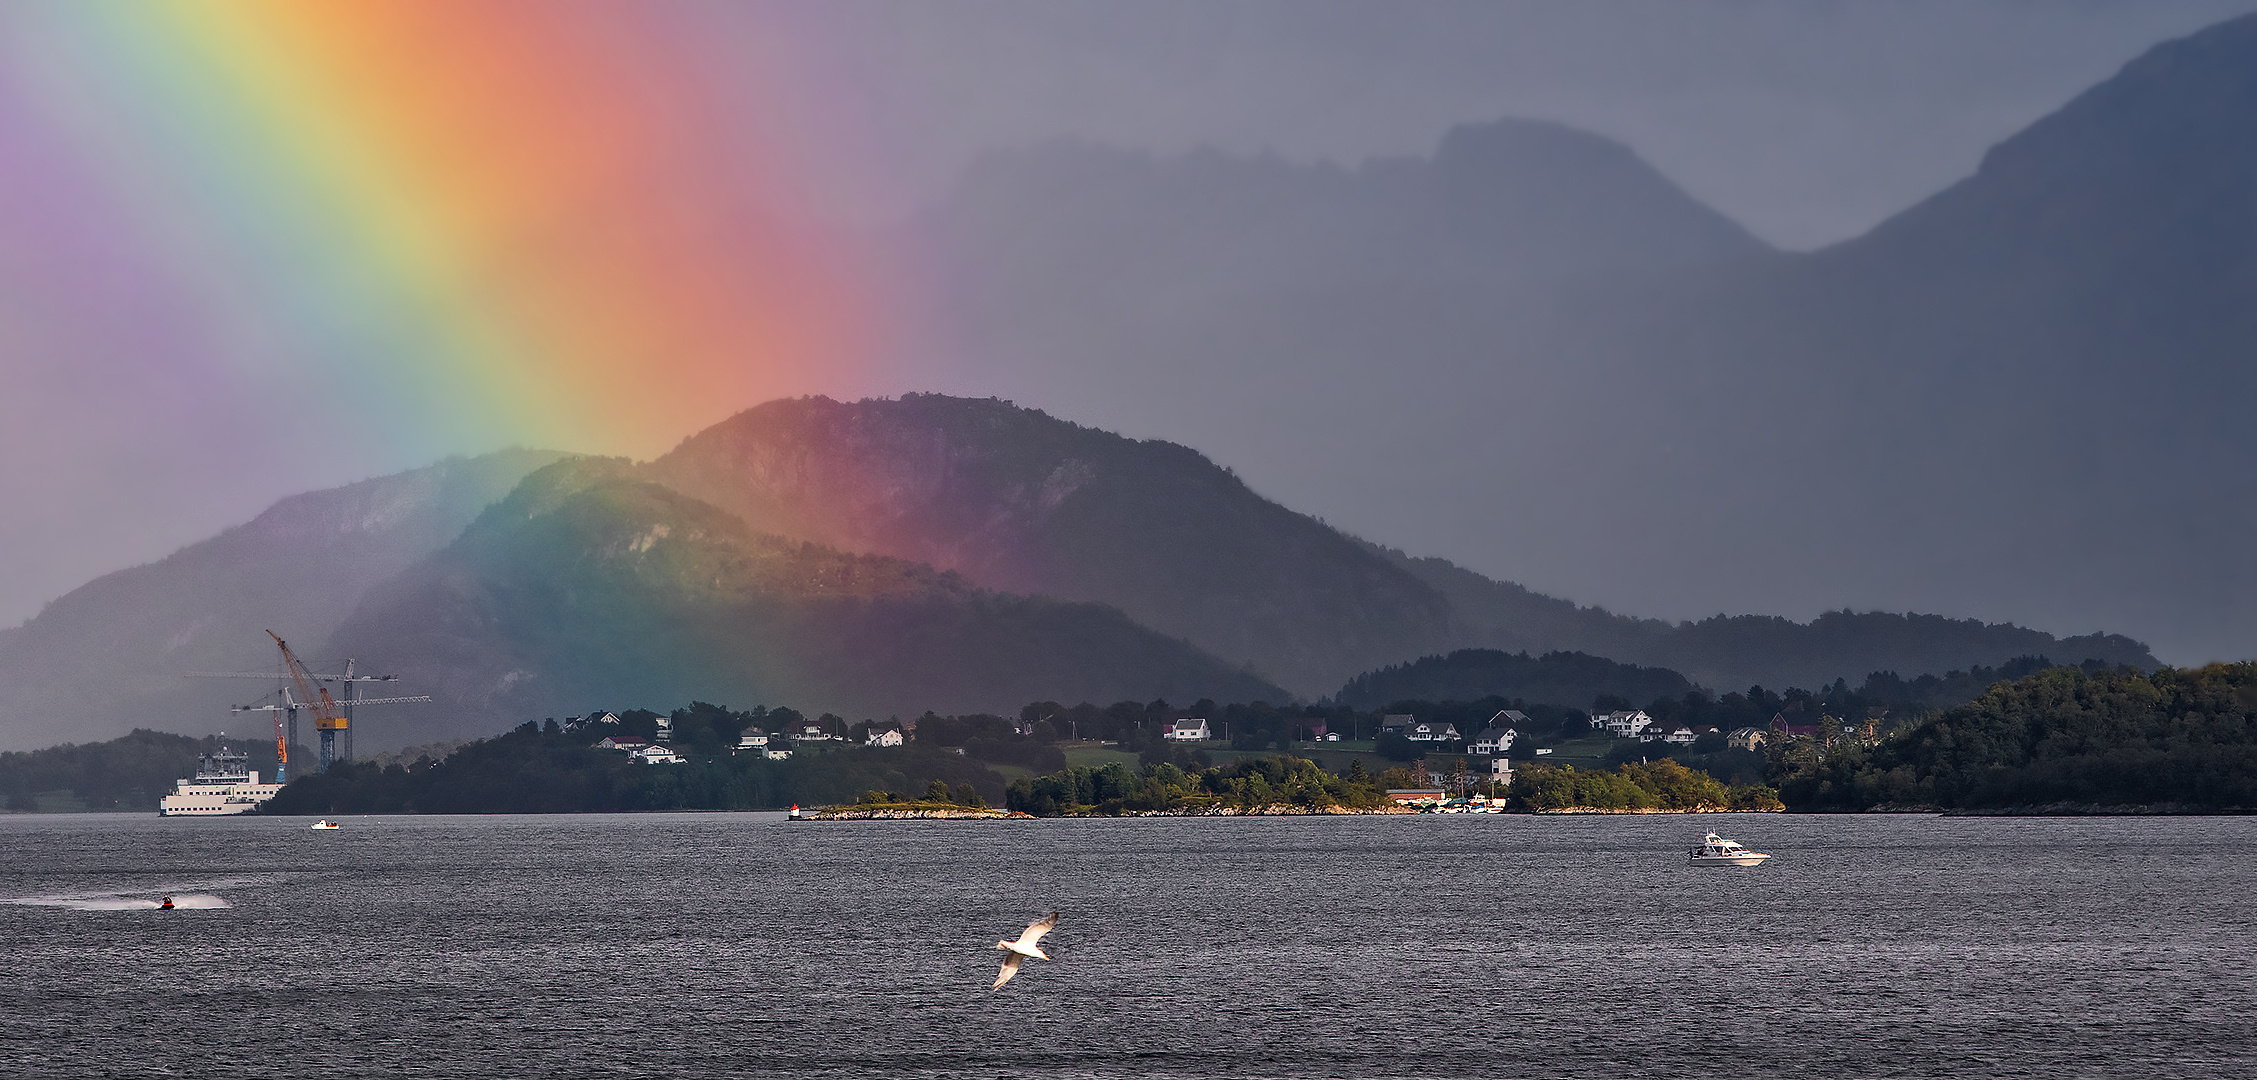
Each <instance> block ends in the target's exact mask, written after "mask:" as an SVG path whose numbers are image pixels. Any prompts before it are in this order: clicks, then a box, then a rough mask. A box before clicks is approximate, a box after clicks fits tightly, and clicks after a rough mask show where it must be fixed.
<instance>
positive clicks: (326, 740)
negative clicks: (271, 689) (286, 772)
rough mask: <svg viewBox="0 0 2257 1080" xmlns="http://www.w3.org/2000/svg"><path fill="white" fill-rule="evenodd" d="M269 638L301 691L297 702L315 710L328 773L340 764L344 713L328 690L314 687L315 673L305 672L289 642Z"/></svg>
mask: <svg viewBox="0 0 2257 1080" xmlns="http://www.w3.org/2000/svg"><path fill="white" fill-rule="evenodd" d="M266 636H268V637H270V638H273V639H274V644H275V646H276V647H277V648H280V649H281V650H282V666H283V667H284V668H287V669H288V670H289V672H290V684H291V685H292V686H295V687H297V688H298V700H299V701H302V702H304V703H305V706H306V707H310V708H311V709H313V726H314V730H316V731H319V732H321V767H322V768H323V769H327V768H329V764H330V762H333V761H335V760H337V747H336V739H337V733H338V732H340V731H344V730H346V727H347V724H346V721H345V713H344V710H342V709H339V708H338V707H337V702H336V700H335V699H333V698H331V697H330V696H329V688H328V687H326V686H315V685H314V676H313V673H312V672H310V671H307V670H306V665H305V664H304V663H302V662H300V661H299V659H298V654H297V653H294V652H291V651H290V643H289V642H287V641H284V640H282V636H281V635H279V634H277V633H275V632H274V631H272V630H269V631H267V632H266Z"/></svg>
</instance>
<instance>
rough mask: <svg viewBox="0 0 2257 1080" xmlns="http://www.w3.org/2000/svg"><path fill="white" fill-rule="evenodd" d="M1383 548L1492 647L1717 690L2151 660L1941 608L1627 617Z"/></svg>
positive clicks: (2107, 638) (2112, 641) (2112, 639)
mask: <svg viewBox="0 0 2257 1080" xmlns="http://www.w3.org/2000/svg"><path fill="white" fill-rule="evenodd" d="M1386 554H1387V555H1388V556H1389V557H1391V558H1393V559H1394V560H1395V561H1396V562H1397V563H1398V564H1400V565H1402V566H1403V567H1404V568H1405V569H1408V570H1410V571H1411V572H1412V573H1413V574H1416V575H1418V577H1419V578H1420V579H1421V580H1423V581H1425V582H1427V583H1428V584H1430V585H1432V586H1434V587H1435V589H1436V590H1437V591H1439V592H1441V593H1442V594H1443V595H1444V596H1447V597H1449V599H1450V602H1451V604H1452V606H1453V607H1454V609H1455V611H1456V614H1457V616H1458V618H1459V619H1461V620H1463V622H1464V623H1465V624H1466V625H1467V626H1468V627H1470V628H1472V630H1473V632H1472V633H1471V634H1470V635H1469V637H1468V640H1471V641H1478V642H1481V643H1482V644H1485V645H1488V646H1490V647H1491V648H1496V649H1508V650H1516V651H1525V652H1532V653H1539V654H1540V653H1547V652H1555V651H1560V652H1578V653H1591V654H1595V655H1603V656H1607V657H1611V658H1614V659H1616V660H1619V661H1622V662H1624V663H1629V664H1642V665H1646V668H1647V670H1658V669H1663V668H1667V669H1673V672H1682V673H1684V675H1685V677H1687V678H1689V679H1691V680H1693V681H1694V682H1697V683H1699V684H1701V685H1702V686H1705V687H1708V688H1710V689H1712V690H1715V691H1718V692H1728V691H1733V690H1745V689H1747V688H1748V687H1750V686H1767V687H1770V688H1771V689H1773V690H1783V689H1786V688H1788V687H1791V686H1799V687H1803V688H1805V689H1817V688H1819V687H1822V686H1825V685H1827V684H1829V683H1832V682H1833V681H1834V680H1836V679H1846V680H1848V681H1849V682H1850V683H1852V684H1853V685H1854V684H1857V683H1859V682H1861V681H1862V680H1863V679H1864V678H1865V676H1867V675H1870V674H1873V673H1874V672H1880V671H1892V672H1896V673H1899V674H1901V675H1905V676H1907V677H1909V676H1912V675H1918V674H1929V675H1941V674H1943V673H1945V672H1948V671H1965V670H1969V669H1973V668H1978V667H1985V668H1995V667H1999V666H2000V665H2002V664H2005V663H2007V662H2008V661H2011V660H2013V659H2015V658H2017V657H2024V656H2055V657H2061V658H2063V660H2062V662H2064V663H2067V664H2070V665H2075V664H2080V663H2083V662H2084V661H2086V660H2099V661H2101V662H2103V663H2105V664H2107V665H2109V666H2110V667H2115V666H2118V665H2126V664H2128V665H2131V666H2133V667H2136V668H2140V669H2142V670H2151V669H2153V668H2155V667H2157V666H2159V665H2158V664H2157V662H2156V659H2155V656H2154V654H2152V653H2150V652H2149V651H2148V649H2147V646H2145V645H2142V644H2141V643H2139V642H2137V641H2133V640H2132V639H2130V638H2128V637H2124V636H2122V635H2120V634H2086V635H2083V636H2080V637H2069V638H2056V637H2054V636H2053V635H2052V634H2047V633H2044V632H2041V631H2037V630H2031V629H2027V628H2025V627H2020V626H2014V625H2012V624H2001V623H1984V622H1981V621H1978V620H1975V619H1947V618H1944V617H1943V616H1940V615H1896V614H1889V613H1886V612H1878V611H1873V612H1849V611H1829V612H1826V613H1825V614H1823V615H1820V616H1819V617H1818V618H1816V619H1813V620H1811V621H1810V622H1807V623H1801V622H1795V621H1793V620H1791V619H1782V618H1779V617H1777V616H1770V615H1736V616H1725V615H1718V616H1714V617H1712V618H1707V619H1702V620H1699V621H1697V622H1682V623H1670V622H1664V621H1662V620H1659V619H1639V618H1632V617H1630V616H1625V615H1616V614H1614V613H1613V612H1610V611H1607V610H1605V609H1603V608H1596V607H1580V606H1578V605H1576V604H1574V603H1572V602H1569V601H1566V600H1559V599H1555V598H1553V597H1549V596H1544V595H1542V594H1540V593H1535V592H1531V591H1529V590H1528V589H1526V588H1524V587H1522V586H1519V585H1515V584H1513V583H1511V582H1506V581H1492V580H1490V579H1488V578H1485V577H1482V576H1481V575H1479V574H1476V573H1474V572H1473V571H1471V570H1467V569H1465V568H1463V567H1459V566H1456V565H1453V564H1452V563H1450V562H1448V561H1447V560H1443V559H1434V558H1426V559H1414V558H1411V557H1409V556H1407V555H1404V554H1402V553H1401V552H1396V551H1388V552H1386ZM1601 692H1606V693H1616V692H1618V691H1611V690H1609V691H1601ZM1405 696H1414V695H1405ZM1476 696H1479V695H1476ZM1508 696H1519V697H1530V695H1527V694H1520V693H1517V692H1515V693H1514V694H1512V695H1508ZM1531 700H1536V699H1535V698H1533V697H1531ZM1633 700H1636V701H1639V702H1644V701H1645V700H1647V698H1645V697H1633ZM1564 703H1565V704H1573V703H1574V702H1572V701H1570V702H1564Z"/></svg>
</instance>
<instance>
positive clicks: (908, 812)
mask: <svg viewBox="0 0 2257 1080" xmlns="http://www.w3.org/2000/svg"><path fill="white" fill-rule="evenodd" d="M794 820H797V821H949V820H954V821H966V820H972V821H1033V820H1034V815H1033V814H1022V813H1020V812H1019V811H1017V810H995V809H985V810H983V809H980V808H978V807H973V806H959V807H952V808H945V809H944V808H939V807H907V806H897V807H886V806H841V807H836V808H833V809H830V810H824V811H821V812H820V813H814V814H805V815H802V816H800V817H798V818H796V819H794Z"/></svg>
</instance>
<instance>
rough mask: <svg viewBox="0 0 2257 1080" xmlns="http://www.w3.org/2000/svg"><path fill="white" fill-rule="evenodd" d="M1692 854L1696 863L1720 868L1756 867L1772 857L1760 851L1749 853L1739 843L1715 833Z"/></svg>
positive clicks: (1703, 841) (1709, 835)
mask: <svg viewBox="0 0 2257 1080" xmlns="http://www.w3.org/2000/svg"><path fill="white" fill-rule="evenodd" d="M1692 854H1693V861H1694V862H1696V863H1708V864H1714V865H1719V866H1754V865H1756V864H1757V863H1760V862H1762V861H1763V860H1765V859H1768V858H1770V857H1771V856H1769V855H1765V854H1764V853H1762V852H1760V851H1749V850H1748V849H1746V848H1744V847H1741V846H1740V842H1739V841H1737V840H1726V839H1724V838H1723V837H1721V836H1718V835H1716V834H1715V833H1710V834H1708V838H1707V839H1705V840H1702V841H1701V846H1699V847H1697V848H1694V849H1693V853H1692Z"/></svg>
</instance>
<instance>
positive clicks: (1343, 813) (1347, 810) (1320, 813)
mask: <svg viewBox="0 0 2257 1080" xmlns="http://www.w3.org/2000/svg"><path fill="white" fill-rule="evenodd" d="M1418 812H1419V811H1417V810H1413V809H1411V808H1410V807H1407V806H1381V807H1373V808H1371V809H1368V810H1367V809H1359V808H1357V807H1353V806H1318V807H1308V806H1296V805H1294V804H1291V803H1271V804H1270V805H1268V806H1256V807H1251V808H1249V807H1243V806H1199V807H1184V808H1182V809H1176V810H1129V811H1124V812H1122V813H1118V814H1091V813H1080V814H1065V815H1062V816H1064V817H1352V816H1358V815H1363V814H1416V813H1418Z"/></svg>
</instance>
